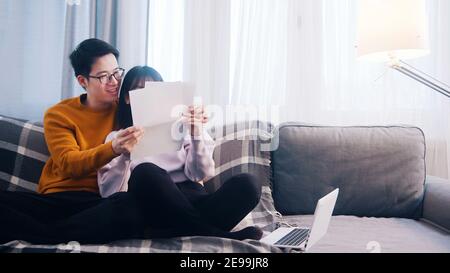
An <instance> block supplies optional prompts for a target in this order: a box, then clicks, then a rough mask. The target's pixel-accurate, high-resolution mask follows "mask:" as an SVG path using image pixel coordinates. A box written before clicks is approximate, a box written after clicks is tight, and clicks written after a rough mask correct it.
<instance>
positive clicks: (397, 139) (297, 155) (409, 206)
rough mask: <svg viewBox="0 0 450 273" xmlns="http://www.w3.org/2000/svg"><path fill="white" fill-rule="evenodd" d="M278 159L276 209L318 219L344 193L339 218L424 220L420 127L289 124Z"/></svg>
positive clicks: (281, 138) (283, 128)
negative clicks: (330, 199)
mask: <svg viewBox="0 0 450 273" xmlns="http://www.w3.org/2000/svg"><path fill="white" fill-rule="evenodd" d="M278 134H279V137H278V139H279V147H278V149H277V150H275V151H274V152H273V154H272V164H273V180H274V185H273V187H274V188H273V190H274V200H275V207H276V209H277V210H279V211H280V212H281V213H283V214H313V213H314V209H315V206H316V202H317V200H318V199H319V198H320V197H322V196H324V195H325V194H327V193H329V192H330V191H332V190H333V189H335V188H340V194H339V197H338V200H337V204H336V208H335V214H346V215H356V216H374V217H405V218H418V217H420V216H421V204H422V199H423V192H424V181H425V139H424V135H423V132H422V131H421V130H420V129H418V128H415V127H400V126H392V127H324V126H304V125H301V124H297V123H285V124H282V125H281V126H280V127H279V130H278Z"/></svg>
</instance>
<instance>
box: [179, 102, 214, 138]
mask: <svg viewBox="0 0 450 273" xmlns="http://www.w3.org/2000/svg"><path fill="white" fill-rule="evenodd" d="M208 120H209V119H208V117H207V116H206V115H205V111H204V109H203V106H198V107H194V106H189V108H188V111H187V113H184V114H183V123H184V124H185V125H187V126H188V128H189V131H190V134H191V136H200V134H201V133H202V131H203V126H204V124H205V123H207V122H208Z"/></svg>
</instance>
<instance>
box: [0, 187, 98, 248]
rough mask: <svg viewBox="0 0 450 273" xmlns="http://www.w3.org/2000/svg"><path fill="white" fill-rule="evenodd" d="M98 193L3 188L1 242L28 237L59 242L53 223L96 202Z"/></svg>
mask: <svg viewBox="0 0 450 273" xmlns="http://www.w3.org/2000/svg"><path fill="white" fill-rule="evenodd" d="M100 200H101V198H100V196H99V195H97V194H95V193H89V192H66V193H54V194H48V195H41V194H37V193H29V192H11V191H0V219H2V220H1V221H2V224H1V226H0V242H1V243H6V242H9V241H12V240H25V241H28V242H31V243H40V244H52V243H58V242H60V240H59V239H58V238H59V236H58V233H57V232H55V231H54V230H53V228H52V225H51V224H50V223H51V222H52V221H55V220H58V219H64V218H66V217H68V216H69V215H71V214H73V213H75V212H77V211H81V210H83V209H85V208H86V207H89V206H93V205H95V204H96V203H97V202H98V201H100Z"/></svg>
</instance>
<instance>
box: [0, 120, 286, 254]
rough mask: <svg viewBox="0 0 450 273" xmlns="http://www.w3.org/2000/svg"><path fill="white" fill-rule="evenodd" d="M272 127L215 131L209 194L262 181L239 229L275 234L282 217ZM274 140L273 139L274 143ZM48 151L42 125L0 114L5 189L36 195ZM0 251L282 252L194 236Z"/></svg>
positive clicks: (13, 246) (17, 244) (1, 248)
mask: <svg viewBox="0 0 450 273" xmlns="http://www.w3.org/2000/svg"><path fill="white" fill-rule="evenodd" d="M272 129H273V128H272V126H271V125H270V124H267V123H263V122H260V121H254V122H247V123H240V124H232V125H228V126H223V127H214V128H211V129H210V133H211V135H212V137H213V138H214V139H215V141H216V148H215V151H214V160H215V162H216V176H215V177H214V178H212V179H210V180H209V181H206V182H205V186H206V188H207V190H208V191H210V192H214V191H215V190H217V189H218V188H219V187H220V186H221V185H222V184H223V183H224V181H226V180H227V179H228V178H229V177H231V176H233V175H236V174H239V173H252V174H255V175H257V176H258V177H259V178H260V179H261V182H262V185H263V190H262V196H261V200H260V202H259V204H258V205H257V206H256V208H255V209H254V210H253V211H252V212H251V213H249V214H248V215H247V216H246V217H245V218H244V219H243V220H242V221H241V223H239V224H238V225H237V226H236V227H235V230H238V229H241V228H243V227H245V226H248V225H256V226H259V227H261V228H263V230H264V232H265V233H267V232H270V231H272V230H274V229H275V228H276V227H277V225H278V224H279V222H280V221H279V220H280V219H281V215H280V214H279V213H278V212H277V211H276V210H275V207H274V203H273V199H272V191H271V168H270V152H269V151H262V150H263V149H261V145H262V144H264V141H268V140H267V134H269V135H270V132H271V130H272ZM269 141H270V140H269ZM48 157H49V152H48V150H47V146H46V143H45V139H44V130H43V127H42V124H41V123H31V122H27V121H24V120H19V119H13V118H8V117H2V116H0V190H10V191H32V192H33V191H36V189H37V184H38V181H39V177H40V175H41V171H42V168H43V167H44V164H45V161H46V160H47V159H48ZM0 252H105V253H116V252H140V253H142V252H144V253H158V252H203V253H204V252H224V253H248V252H282V250H281V249H279V248H276V247H273V246H270V245H266V244H262V243H260V242H259V241H252V240H245V241H236V240H231V239H225V238H216V237H204V236H192V237H180V238H172V239H152V240H124V241H116V242H112V243H110V244H106V245H80V244H79V243H77V242H69V243H67V244H59V245H33V244H30V243H27V242H23V241H12V242H9V243H7V244H4V245H0Z"/></svg>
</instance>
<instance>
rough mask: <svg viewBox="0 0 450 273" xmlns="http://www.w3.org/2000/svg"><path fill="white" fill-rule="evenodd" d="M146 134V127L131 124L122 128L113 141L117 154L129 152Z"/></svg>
mask: <svg viewBox="0 0 450 273" xmlns="http://www.w3.org/2000/svg"><path fill="white" fill-rule="evenodd" d="M143 135H144V128H142V127H138V126H131V127H128V128H127V129H124V130H120V131H119V132H118V133H117V135H116V137H115V138H114V139H113V141H112V148H113V150H114V153H116V154H117V155H121V154H129V153H131V151H132V150H133V148H134V147H135V146H136V144H137V143H138V142H139V140H141V138H142V137H143Z"/></svg>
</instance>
